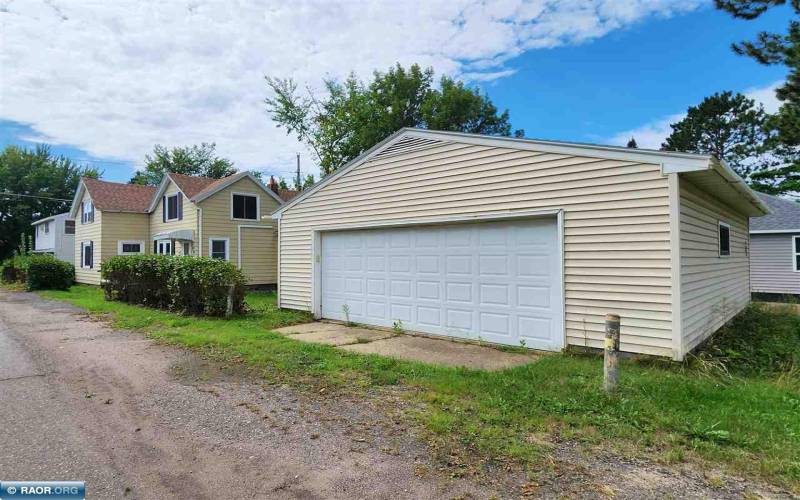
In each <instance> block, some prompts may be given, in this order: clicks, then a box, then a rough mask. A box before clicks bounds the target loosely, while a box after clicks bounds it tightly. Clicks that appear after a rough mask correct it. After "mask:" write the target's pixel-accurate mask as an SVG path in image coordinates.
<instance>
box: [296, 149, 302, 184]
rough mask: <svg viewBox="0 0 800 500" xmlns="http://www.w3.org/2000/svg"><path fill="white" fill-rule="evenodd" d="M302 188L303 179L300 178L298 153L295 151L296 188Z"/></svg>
mask: <svg viewBox="0 0 800 500" xmlns="http://www.w3.org/2000/svg"><path fill="white" fill-rule="evenodd" d="M301 189H303V180H302V179H301V178H300V153H297V190H298V191H300V190H301Z"/></svg>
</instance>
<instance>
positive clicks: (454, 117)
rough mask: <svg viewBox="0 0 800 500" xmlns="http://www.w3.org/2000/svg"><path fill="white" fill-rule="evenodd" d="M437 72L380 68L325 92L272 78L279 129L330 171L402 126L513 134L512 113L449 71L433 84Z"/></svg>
mask: <svg viewBox="0 0 800 500" xmlns="http://www.w3.org/2000/svg"><path fill="white" fill-rule="evenodd" d="M433 75H434V73H433V70H432V69H431V68H428V69H425V70H423V69H421V68H420V67H419V65H416V64H414V65H412V66H411V67H410V68H408V69H405V68H403V67H402V66H401V65H399V64H398V65H396V66H395V67H393V68H390V69H389V70H388V71H387V72H385V73H380V72H377V71H376V72H375V73H374V74H373V78H372V81H370V82H369V83H364V82H361V81H359V80H358V79H357V78H356V77H355V76H354V75H350V76H349V77H348V78H346V79H345V80H344V81H343V82H338V81H335V80H324V82H323V83H324V88H325V94H326V96H325V97H324V98H320V97H318V96H317V95H316V94H315V93H314V92H313V91H311V90H310V89H306V91H305V93H304V94H300V93H298V90H297V84H296V83H295V82H294V81H293V80H291V79H280V78H272V77H265V78H266V81H267V85H268V87H269V88H270V91H271V93H272V97H269V98H267V99H266V100H265V102H266V105H267V111H268V112H269V113H270V115H271V117H272V120H273V121H274V122H275V123H276V124H277V125H278V127H283V128H285V129H286V132H287V133H288V134H294V135H295V136H296V137H297V139H298V140H299V141H301V142H303V143H305V144H306V145H307V146H308V147H309V148H310V149H311V151H312V152H313V153H314V155H316V157H317V160H318V162H319V165H320V168H321V170H322V172H323V174H329V173H331V172H333V171H335V170H336V169H338V168H339V167H341V166H342V165H344V164H345V163H347V162H348V161H350V160H352V159H353V158H355V157H356V156H358V155H360V154H361V153H363V152H364V151H366V150H368V149H369V148H371V147H372V146H374V145H375V144H377V143H378V142H380V141H382V140H383V139H385V138H386V137H388V136H389V135H391V134H392V133H394V132H396V131H397V130H399V129H401V128H403V127H420V128H429V129H434V130H451V131H461V132H472V133H478V134H489V135H504V136H508V135H511V125H510V123H509V116H508V111H504V112H502V113H499V112H498V109H497V108H496V107H495V106H494V104H492V102H491V100H490V99H489V97H488V96H487V95H485V94H481V93H480V91H479V90H477V89H471V88H468V87H466V86H465V84H464V83H463V82H460V81H455V80H453V79H451V78H448V77H442V78H441V79H440V81H439V88H434V87H433ZM517 134H518V136H519V135H521V134H522V131H518V132H517ZM296 183H297V182H295V184H296Z"/></svg>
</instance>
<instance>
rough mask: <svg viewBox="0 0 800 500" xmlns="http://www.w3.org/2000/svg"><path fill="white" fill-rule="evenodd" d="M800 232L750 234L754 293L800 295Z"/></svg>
mask: <svg viewBox="0 0 800 500" xmlns="http://www.w3.org/2000/svg"><path fill="white" fill-rule="evenodd" d="M795 236H800V231H798V232H797V233H784V234H751V235H750V280H751V286H752V290H753V291H754V292H763V293H791V294H795V295H800V272H796V271H795V270H794V262H795V258H796V257H795V249H794V240H793V237H795Z"/></svg>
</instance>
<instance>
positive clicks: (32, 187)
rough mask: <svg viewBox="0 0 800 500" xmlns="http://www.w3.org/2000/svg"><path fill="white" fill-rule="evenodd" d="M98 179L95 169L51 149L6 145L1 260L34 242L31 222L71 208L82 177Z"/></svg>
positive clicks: (0, 180) (0, 172)
mask: <svg viewBox="0 0 800 500" xmlns="http://www.w3.org/2000/svg"><path fill="white" fill-rule="evenodd" d="M98 176H99V172H98V171H97V170H96V169H94V168H88V167H82V166H79V165H77V164H76V163H75V162H73V161H72V160H70V159H68V158H65V157H63V156H54V155H53V154H52V153H51V152H50V148H49V147H48V146H37V147H36V148H34V149H28V148H22V147H19V146H6V148H5V149H4V150H3V151H2V153H0V186H2V188H1V190H0V193H2V194H0V260H2V259H5V258H7V257H10V256H11V255H12V253H13V252H14V250H15V249H16V248H17V247H18V246H19V244H20V241H26V240H30V238H31V237H32V234H33V230H32V228H31V222H33V221H35V220H38V219H41V218H43V217H49V216H51V215H56V214H59V213H63V212H66V211H68V210H69V209H70V206H71V205H72V197H73V196H74V195H75V190H76V189H77V188H78V182H79V181H80V178H81V177H95V178H97V177H98Z"/></svg>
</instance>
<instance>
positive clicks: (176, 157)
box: [130, 142, 236, 186]
mask: <svg viewBox="0 0 800 500" xmlns="http://www.w3.org/2000/svg"><path fill="white" fill-rule="evenodd" d="M144 159H145V167H144V170H140V171H138V172H136V175H134V176H133V178H131V180H130V183H131V184H145V185H151V186H155V185H158V184H159V183H160V182H161V179H163V178H164V174H166V173H167V172H173V173H176V174H184V175H200V176H203V177H211V178H213V179H221V178H222V177H226V176H228V175H232V174H235V173H236V169H235V168H233V162H232V161H230V160H228V159H226V158H220V157H219V156H217V154H216V144H214V143H213V142H212V143H206V142H204V143H202V144H200V145H199V146H197V145H193V146H186V147H174V148H172V149H169V148H166V147H164V146H162V145H160V144H156V146H155V147H154V148H153V153H152V154H147V155H145V157H144Z"/></svg>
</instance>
